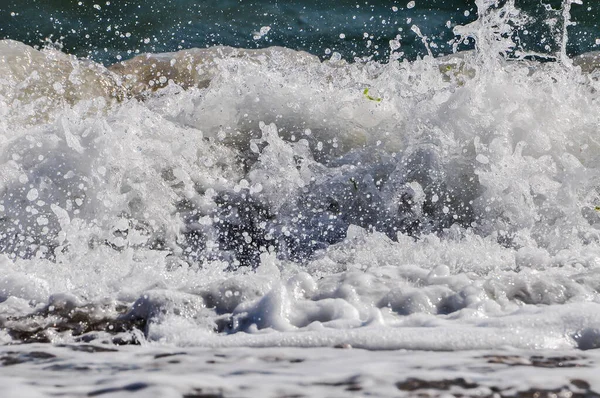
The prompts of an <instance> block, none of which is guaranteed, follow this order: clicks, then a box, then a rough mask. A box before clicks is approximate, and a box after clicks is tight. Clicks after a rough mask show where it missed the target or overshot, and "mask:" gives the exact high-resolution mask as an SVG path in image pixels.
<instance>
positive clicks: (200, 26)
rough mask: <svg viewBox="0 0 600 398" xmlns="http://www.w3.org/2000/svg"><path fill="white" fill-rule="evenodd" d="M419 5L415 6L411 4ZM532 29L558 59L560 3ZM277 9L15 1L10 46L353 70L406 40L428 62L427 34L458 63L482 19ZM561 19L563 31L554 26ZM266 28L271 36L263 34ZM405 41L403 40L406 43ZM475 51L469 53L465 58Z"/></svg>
mask: <svg viewBox="0 0 600 398" xmlns="http://www.w3.org/2000/svg"><path fill="white" fill-rule="evenodd" d="M411 3H412V2H411ZM516 3H517V6H518V7H519V8H521V9H523V10H524V12H526V13H527V14H528V15H529V16H530V21H529V22H528V23H527V25H526V26H525V27H524V28H523V29H521V30H520V31H519V32H518V33H517V34H518V35H519V41H520V42H521V43H522V45H523V46H524V47H525V48H526V49H527V50H529V51H535V52H543V53H553V52H555V51H556V50H557V46H556V36H557V32H558V31H560V30H561V26H560V21H561V18H560V13H559V12H555V11H548V9H554V10H559V9H560V7H561V1H560V0H553V1H550V2H547V3H542V2H533V1H525V0H519V1H517V2H516ZM410 5H412V4H410V3H409V2H408V1H404V0H402V1H397V0H393V1H356V0H341V1H316V0H304V1H301V2H293V3H292V2H282V1H274V0H254V1H245V0H224V1H214V0H212V1H197V0H170V1H163V0H148V1H146V0H127V1H118V0H112V1H106V0H45V1H39V0H6V1H4V2H2V5H0V38H2V39H14V40H18V41H21V42H24V43H26V44H29V45H40V46H42V45H47V44H48V43H49V42H53V43H57V45H59V46H60V47H61V48H62V49H63V51H65V52H68V53H70V54H76V55H77V56H80V57H90V58H92V59H94V60H96V61H101V62H104V63H114V62H115V61H117V60H119V59H126V58H130V57H132V56H134V55H135V54H136V53H144V52H153V53H156V52H169V51H176V50H179V49H186V48H193V47H209V46H213V45H229V46H234V47H243V48H264V47H269V46H274V45H277V46H284V47H288V48H293V49H297V50H305V51H308V52H310V53H313V54H316V55H318V56H320V57H322V58H327V57H329V56H330V54H332V53H334V52H338V53H340V54H341V55H342V57H344V58H346V59H348V60H352V59H353V58H355V57H373V58H374V59H377V60H387V58H388V55H389V50H390V49H389V41H390V40H392V39H400V43H401V45H402V48H401V51H403V52H404V56H405V57H407V58H409V59H414V58H415V57H416V56H419V55H420V56H422V55H425V54H426V53H427V52H426V49H425V47H424V45H423V44H422V41H421V39H419V38H418V37H417V35H416V34H415V33H414V32H413V31H412V30H411V27H412V25H416V26H418V27H419V29H420V31H421V32H422V34H423V35H425V36H427V38H428V41H429V42H430V43H432V48H431V50H432V52H433V53H434V54H436V55H437V54H448V53H450V52H451V51H452V49H451V45H449V44H448V42H449V41H451V40H452V39H453V38H454V34H453V33H452V28H453V27H454V26H455V25H457V24H464V23H467V22H470V21H473V20H475V19H476V18H477V9H476V7H475V4H474V1H466V0H460V1H457V0H454V1H447V0H428V1H424V0H420V1H416V2H414V6H413V7H410V8H409V6H410ZM599 9H600V4H598V2H591V1H588V2H586V3H585V4H584V5H576V4H575V5H573V9H572V20H573V21H575V22H576V23H577V25H575V26H572V27H570V28H569V33H570V35H571V40H570V42H569V47H568V52H569V54H571V55H573V54H579V53H582V52H586V51H590V50H594V49H597V47H598V45H596V39H600V31H599V28H598V10H599ZM555 17H559V18H558V19H559V22H558V25H556V26H555V28H554V29H555V31H554V32H553V31H552V28H551V27H550V26H549V24H548V20H549V19H551V18H555ZM261 28H263V32H264V31H265V30H268V32H267V33H266V34H264V35H261V34H257V33H259V32H260V30H261ZM398 35H399V36H400V37H398ZM470 45H471V44H469V43H467V44H466V45H465V48H469V46H470Z"/></svg>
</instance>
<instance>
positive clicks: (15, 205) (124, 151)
mask: <svg viewBox="0 0 600 398" xmlns="http://www.w3.org/2000/svg"><path fill="white" fill-rule="evenodd" d="M480 9H483V7H482V4H480ZM508 15H510V16H511V17H512V18H517V17H518V15H517V11H516V10H514V9H511V10H510V13H508ZM501 16H502V17H503V18H504V17H505V16H506V15H505V14H503V15H501ZM497 17H498V16H495V14H493V13H483V12H482V14H481V15H480V20H479V22H477V23H475V24H474V25H472V26H469V27H465V28H463V29H462V30H460V32H459V33H461V34H463V35H466V36H471V37H476V38H477V39H478V51H477V52H472V53H465V54H460V55H457V56H454V57H449V58H445V59H431V58H426V59H423V60H418V61H415V62H412V63H409V62H407V61H404V62H399V63H396V62H392V63H389V64H378V63H355V64H346V63H344V62H343V61H326V62H323V63H321V62H319V61H318V59H316V58H314V57H312V56H309V55H308V54H304V53H297V52H294V51H291V50H286V49H277V48H274V49H267V50H257V51H241V50H232V49H227V48H222V49H218V48H215V49H208V50H190V51H187V52H182V53H177V54H162V55H156V56H141V57H140V58H137V59H135V60H133V61H127V62H125V63H123V64H121V65H117V66H113V67H111V68H110V70H107V69H105V68H104V67H102V66H100V65H94V64H90V63H89V62H83V61H80V60H76V59H73V58H71V57H68V56H66V55H64V54H61V53H58V52H56V51H53V50H44V51H37V50H33V49H31V48H28V47H26V46H25V45H23V44H20V43H16V42H10V41H3V42H0V72H1V73H0V75H1V76H2V78H1V79H0V115H1V117H0V176H1V180H0V184H1V186H0V193H1V199H0V205H1V206H0V210H1V212H2V213H1V216H2V217H1V218H0V225H1V231H2V232H1V235H0V249H1V250H2V252H3V257H2V259H1V260H0V267H1V269H2V272H1V273H0V301H1V302H0V314H1V315H2V327H3V331H2V337H1V338H2V341H3V342H4V343H12V342H17V341H20V340H23V339H24V340H25V341H32V340H39V341H50V342H54V343H72V342H89V341H95V342H97V343H102V342H106V343H110V342H118V341H120V342H137V343H142V344H161V345H164V344H168V345H171V344H172V345H177V346H201V347H224V348H231V347H239V346H245V347H274V346H295V347H321V346H329V347H331V346H335V345H351V346H353V347H359V348H367V349H402V348H404V349H412V350H472V349H480V350H485V349H499V348H502V347H513V348H520V349H545V350H554V349H571V348H581V349H590V348H597V347H598V346H600V315H599V314H600V311H599V309H600V295H599V293H598V292H599V289H600V272H599V269H600V268H599V265H600V257H599V256H600V234H599V229H600V212H598V210H596V206H599V205H600V191H599V189H600V172H599V171H600V170H599V166H600V138H598V126H599V125H600V103H599V101H598V99H599V98H598V90H599V89H600V87H599V86H600V83H599V82H598V77H599V75H598V73H600V72H599V71H597V70H595V68H594V65H595V63H594V62H595V61H594V58H593V57H592V56H591V55H587V56H585V57H584V58H582V60H576V62H575V64H572V62H570V61H569V62H564V60H563V62H555V63H545V64H539V63H534V62H530V61H510V60H506V59H505V57H503V56H500V55H498V56H497V55H496V54H499V53H502V52H506V51H505V50H507V49H508V48H509V47H510V46H511V43H510V40H509V41H508V42H507V41H506V40H508V39H502V40H499V38H501V37H503V36H502V35H503V34H504V32H505V30H504V29H505V28H506V27H505V26H503V25H502V19H500V20H499V19H498V18H497ZM489 26H492V27H493V29H488V30H486V27H488V28H489ZM489 31H491V33H490V32H489ZM486 34H487V35H488V36H485V40H484V39H482V37H484V36H483V35H486ZM579 64H581V65H582V66H581V67H580V66H578V65H579ZM582 69H583V70H582ZM177 83H179V84H177ZM159 86H160V88H159V89H157V87H159ZM365 89H368V94H366V93H365V92H364V90H365Z"/></svg>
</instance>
